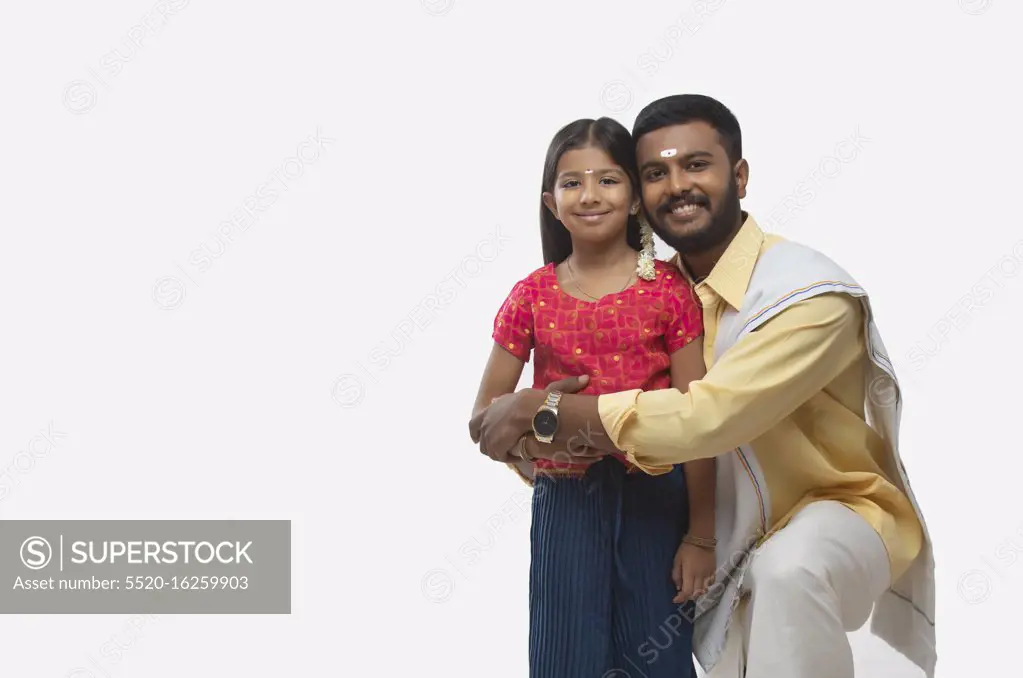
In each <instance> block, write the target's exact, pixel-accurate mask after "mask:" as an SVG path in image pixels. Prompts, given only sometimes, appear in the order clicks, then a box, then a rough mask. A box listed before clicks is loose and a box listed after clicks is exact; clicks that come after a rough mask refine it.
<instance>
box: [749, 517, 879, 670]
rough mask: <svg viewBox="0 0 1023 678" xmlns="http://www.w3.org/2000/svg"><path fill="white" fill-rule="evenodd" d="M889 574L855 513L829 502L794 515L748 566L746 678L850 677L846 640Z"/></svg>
mask: <svg viewBox="0 0 1023 678" xmlns="http://www.w3.org/2000/svg"><path fill="white" fill-rule="evenodd" d="M890 572H891V571H890V566H889V561H888V552H887V550H886V549H885V547H884V543H883V542H882V541H881V538H880V537H879V536H878V534H877V532H875V531H874V529H873V528H872V527H870V525H869V524H867V522H866V521H864V520H863V519H862V518H861V517H860V516H859V515H858V514H856V513H855V512H854V511H852V510H851V509H849V508H848V507H846V506H844V505H842V504H840V503H838V502H834V501H818V502H814V503H813V504H810V505H809V506H807V507H805V508H803V509H802V510H800V511H799V512H798V513H797V514H796V515H795V516H793V518H792V520H791V521H790V522H789V524H788V525H786V526H785V527H784V528H783V529H781V530H779V531H778V533H777V534H775V535H773V536H772V537H770V538H769V539H768V540H767V541H766V542H765V543H764V544H763V545H762V546H761V547H760V548H759V549H758V550H757V552H756V553H755V554H754V556H753V560H752V563H751V565H750V571H749V573H748V575H747V577H748V581H749V586H750V589H751V591H752V598H751V599H750V601H749V605H750V609H749V626H748V627H747V629H746V632H747V637H748V640H749V652H748V655H747V661H746V667H747V668H746V678H774V677H775V676H786V677H787V678H820V677H821V676H827V677H828V678H853V657H852V649H851V647H850V645H849V639H848V636H847V635H846V634H847V632H849V631H855V630H856V629H858V628H860V627H861V626H863V624H864V622H866V621H867V619H868V618H869V617H870V611H871V610H872V609H873V606H874V601H875V600H877V599H878V598H879V597H880V596H881V594H882V593H884V591H885V590H886V589H887V588H888V587H889V585H890V578H891V574H890ZM736 621H738V620H736Z"/></svg>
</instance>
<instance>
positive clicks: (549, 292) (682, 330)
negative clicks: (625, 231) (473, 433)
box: [492, 261, 703, 475]
mask: <svg viewBox="0 0 1023 678" xmlns="http://www.w3.org/2000/svg"><path fill="white" fill-rule="evenodd" d="M655 270H656V276H655V278H654V279H653V280H650V281H647V280H643V279H642V278H640V279H639V280H638V281H637V282H636V284H635V285H633V286H632V287H629V288H627V289H625V290H623V291H622V292H618V293H616V294H609V295H607V296H604V297H602V298H601V299H600V300H599V301H583V300H580V299H576V298H575V297H573V296H571V295H569V294H568V293H566V292H565V291H564V290H563V289H562V288H561V285H560V283H559V282H558V278H557V275H556V274H555V272H554V264H548V265H546V266H544V267H543V268H539V269H537V270H535V271H533V272H532V273H531V274H529V276H527V277H526V278H524V279H522V280H520V281H519V282H518V283H516V284H515V286H514V288H512V291H511V293H510V294H509V295H508V298H507V299H505V301H504V303H503V304H502V306H501V309H500V311H498V313H497V317H496V318H495V319H494V331H493V335H492V336H493V338H494V341H496V342H497V343H498V344H500V345H501V346H502V347H503V348H505V349H506V350H507V351H509V352H510V353H511V354H512V355H514V356H515V357H517V358H519V359H520V360H522V361H523V362H529V359H530V353H531V352H532V353H533V354H534V357H535V361H534V364H533V388H539V389H543V388H546V387H547V385H548V384H549V383H551V382H552V381H556V380H558V379H562V378H564V377H569V376H578V375H582V374H588V375H590V383H589V384H588V385H587V387H586V389H584V390H583V391H581V393H583V394H587V395H600V394H602V393H614V392H617V391H629V390H632V389H637V388H638V389H642V390H644V391H650V390H656V389H662V388H670V387H671V358H670V356H671V354H672V353H674V352H675V351H677V350H678V349H680V348H682V347H683V346H685V345H687V344H688V343H689V342H691V341H693V340H694V339H696V338H697V337H699V336H700V335H701V334H703V314H702V312H701V309H700V304H699V302H698V301H697V300H696V297H695V296H694V294H693V291H692V289H691V288H690V287H689V284H688V283H687V282H686V281H685V279H684V278H683V277H682V275H681V274H680V273H679V272H678V270H677V269H676V268H675V267H674V266H672V265H671V264H669V263H666V262H663V261H656V262H655ZM617 456H618V457H619V459H620V460H621V461H622V462H623V463H625V464H626V465H627V466H630V470H634V469H632V468H631V465H630V464H628V462H627V461H625V458H624V455H617ZM587 466H588V464H585V463H583V464H578V463H568V462H563V461H557V462H555V461H551V460H546V459H541V460H538V461H537V462H536V467H535V471H536V472H537V473H557V474H559V475H563V474H569V475H581V474H582V473H583V472H585V470H586V468H587Z"/></svg>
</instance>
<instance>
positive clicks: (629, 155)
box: [540, 118, 643, 264]
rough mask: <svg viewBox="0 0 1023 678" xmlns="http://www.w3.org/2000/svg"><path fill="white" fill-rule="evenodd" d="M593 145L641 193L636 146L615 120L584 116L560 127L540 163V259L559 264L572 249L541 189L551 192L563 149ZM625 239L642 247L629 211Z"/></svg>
mask: <svg viewBox="0 0 1023 678" xmlns="http://www.w3.org/2000/svg"><path fill="white" fill-rule="evenodd" d="M590 146H592V147H596V148H600V149H602V150H603V151H604V152H605V153H607V154H608V155H609V156H611V159H612V160H614V162H615V164H616V165H618V166H619V167H621V168H622V169H623V170H625V173H626V174H627V175H629V181H630V182H631V183H632V190H633V194H634V195H635V196H637V197H639V196H640V195H641V193H640V190H641V189H640V185H639V170H638V168H637V167H636V147H635V145H633V143H632V135H631V134H629V130H627V129H625V127H623V126H622V125H621V123H619V122H618V121H616V120H612V119H611V118H599V119H597V120H593V119H590V118H585V119H583V120H576V121H575V122H573V123H569V124H568V125H565V126H564V127H562V128H561V129H560V130H559V131H558V133H557V134H555V135H554V139H552V140H551V145H550V146H549V147H548V149H547V159H546V160H545V161H544V167H543V187H542V188H541V191H540V193H541V197H540V241H541V243H542V245H543V263H544V264H550V263H554V264H560V263H561V262H562V261H564V260H565V259H567V258H568V255H569V254H571V253H572V236H571V234H569V232H568V229H567V228H565V226H564V224H562V223H561V222H560V221H558V220H557V219H556V218H555V217H554V214H552V213H551V211H550V210H549V209H547V205H545V204H544V203H543V193H545V192H550V193H553V192H554V179H555V178H556V176H557V173H558V162H559V161H560V160H561V156H562V155H564V154H565V153H566V152H568V151H571V150H575V149H577V148H586V147H590ZM625 239H626V241H627V242H628V243H629V245H630V246H631V247H632V248H633V249H634V250H636V251H637V252H638V251H640V250H641V249H642V248H643V244H642V242H641V240H640V233H639V217H637V216H636V215H633V214H630V215H629V222H628V225H627V226H626V228H625Z"/></svg>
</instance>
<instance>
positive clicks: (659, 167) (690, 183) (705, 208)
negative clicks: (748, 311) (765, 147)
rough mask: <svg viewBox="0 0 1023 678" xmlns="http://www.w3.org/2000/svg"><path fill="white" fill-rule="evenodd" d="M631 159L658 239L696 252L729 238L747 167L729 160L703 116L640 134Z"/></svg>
mask: <svg viewBox="0 0 1023 678" xmlns="http://www.w3.org/2000/svg"><path fill="white" fill-rule="evenodd" d="M636 159H637V161H638V163H639V178H640V183H641V184H642V187H643V207H644V210H645V211H646V215H647V219H649V221H650V226H651V227H652V228H653V229H654V232H655V233H657V235H658V236H660V238H661V240H663V241H664V242H665V243H667V244H668V245H670V246H671V247H673V248H675V249H676V250H678V251H679V252H681V253H683V254H698V253H700V252H704V251H706V250H708V249H711V248H713V247H715V246H717V245H719V244H721V243H723V242H725V241H726V240H727V239H728V237H729V236H730V235H731V234H732V232H733V231H734V229H735V228H736V226H737V225H738V222H739V217H740V214H741V212H740V208H739V200H740V198H745V197H746V181H747V179H748V177H749V167H748V165H747V163H746V161H745V160H741V161H739V163H738V164H737V165H735V166H733V165H732V163H731V162H730V161H729V159H728V153H727V151H726V150H725V147H724V146H722V145H721V138H720V137H719V136H718V133H717V130H715V129H714V128H713V127H711V126H710V125H709V124H707V123H705V122H702V121H698V122H691V123H686V124H684V125H672V126H669V127H662V128H661V129H658V130H655V131H653V132H649V133H647V134H644V135H643V136H642V137H640V138H639V140H638V142H637V143H636Z"/></svg>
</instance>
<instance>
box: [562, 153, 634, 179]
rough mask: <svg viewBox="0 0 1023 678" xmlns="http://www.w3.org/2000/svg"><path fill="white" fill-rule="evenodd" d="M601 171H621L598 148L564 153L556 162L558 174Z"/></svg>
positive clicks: (609, 157)
mask: <svg viewBox="0 0 1023 678" xmlns="http://www.w3.org/2000/svg"><path fill="white" fill-rule="evenodd" d="M602 170H616V171H621V167H620V166H619V165H618V163H616V162H615V161H614V160H613V159H612V158H611V156H609V155H608V154H607V153H606V152H605V151H604V150H603V149H600V148H591V147H587V148H575V149H572V150H571V151H566V152H565V153H564V154H563V155H562V156H561V159H560V160H559V161H558V172H559V173H561V172H583V173H587V174H592V173H593V172H597V171H602Z"/></svg>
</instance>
